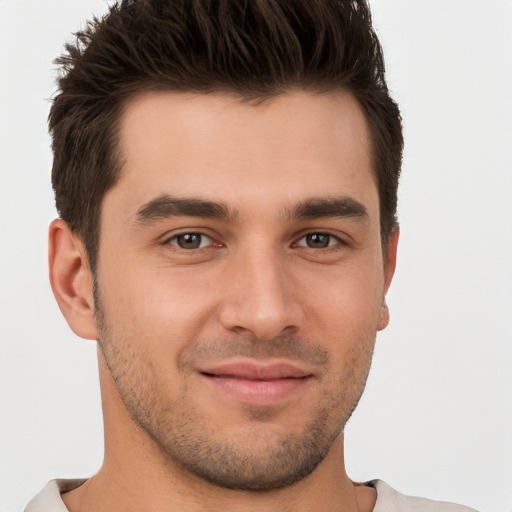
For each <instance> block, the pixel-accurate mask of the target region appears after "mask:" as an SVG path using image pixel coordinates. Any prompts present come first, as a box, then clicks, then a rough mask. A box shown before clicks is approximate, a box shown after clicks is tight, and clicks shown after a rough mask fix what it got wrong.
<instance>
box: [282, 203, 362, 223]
mask: <svg viewBox="0 0 512 512" xmlns="http://www.w3.org/2000/svg"><path fill="white" fill-rule="evenodd" d="M286 216H287V217H288V218H289V219H293V220H299V219H322V218H329V217H342V218H344V217H353V218H360V219H366V220H367V219H368V218H369V216H368V210H367V209H366V207H365V206H364V205H363V204H362V203H360V202H359V201H356V200H355V199H352V198H351V197H335V198H311V199H307V200H305V201H302V202H300V203H299V204H297V205H296V206H294V207H293V208H291V209H289V210H287V211H286Z"/></svg>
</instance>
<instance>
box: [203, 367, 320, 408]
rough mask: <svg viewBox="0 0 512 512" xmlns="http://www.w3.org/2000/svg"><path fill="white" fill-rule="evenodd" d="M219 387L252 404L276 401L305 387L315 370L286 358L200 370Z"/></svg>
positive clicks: (266, 403)
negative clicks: (295, 363)
mask: <svg viewBox="0 0 512 512" xmlns="http://www.w3.org/2000/svg"><path fill="white" fill-rule="evenodd" d="M200 375H201V376H202V377H203V378H204V379H205V380H206V381H207V382H208V383H209V384H210V385H211V386H213V387H214V388H215V389H216V390H218V391H220V392H222V393H226V394H228V395H230V396H231V397H234V398H236V399H237V400H239V401H241V402H243V403H247V404H253V405H275V404H278V403H280V402H283V401H285V400H287V399H289V398H291V397H292V396H293V395H295V394H296V393H298V392H300V391H301V390H303V389H304V388H305V387H306V386H307V385H308V384H309V383H310V381H311V379H312V377H313V374H312V373H311V372H310V371H308V369H305V368H301V367H299V366H296V365H294V364H291V363H287V362H267V363H260V362H247V361H242V362H240V361H238V362H230V363H225V364H221V365H217V366H214V367H210V368H204V369H201V370H200Z"/></svg>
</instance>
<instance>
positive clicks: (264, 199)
mask: <svg viewBox="0 0 512 512" xmlns="http://www.w3.org/2000/svg"><path fill="white" fill-rule="evenodd" d="M120 146H121V151H122V154H123V161H124V165H123V168H122V171H121V177H120V180H119V182H118V184H117V185H116V186H115V187H113V189H114V190H112V192H115V193H118V194H120V193H121V192H122V195H123V196H124V198H125V199H127V200H130V201H131V202H133V203H134V204H133V206H134V207H135V206H136V203H138V204H139V205H140V204H142V203H144V202H147V201H148V200H150V199H152V198H154V197H157V196H159V195H161V194H163V193H167V194H171V195H182V196H185V197H190V196H194V197H198V196H199V197H202V198H204V199H213V200H217V201H218V200H219V199H220V200H222V201H223V202H226V203H229V204H232V205H233V206H234V207H241V208H242V209H243V207H244V206H246V205H249V204H251V203H252V202H257V203H258V204H259V205H260V207H264V206H266V205H268V206H270V205H271V204H274V205H275V204H276V203H278V202H279V203H281V204H283V202H284V203H286V202H291V203H293V202H296V201H297V200H302V199H304V198H305V197H307V196H308V195H309V196H315V197H328V196H332V195H335V196H340V195H349V196H356V198H357V199H358V200H362V199H366V200H368V201H371V200H375V199H376V185H375V179H374V175H373V172H372V166H371V150H370V138H369V130H368V127H367V124H366V119H365V116H364V114H363V113H362V110H361V108H360V106H359V104H358V103H357V101H356V100H355V99H354V98H353V97H352V96H351V95H350V94H349V93H347V92H343V91H336V92H330V93H324V94H310V93H305V92H296V93H290V94H285V95H281V96H277V97H275V98H273V99H270V100H267V101H265V102H263V103H260V104H257V105H254V104H251V103H248V102H243V101H241V100H240V99H239V98H237V97H233V96H229V95H226V94H209V95H205V94H191V93H173V92H158V93H147V94H144V95H141V96H138V97H136V98H135V99H133V100H132V101H131V102H130V103H129V104H128V105H127V106H126V109H125V112H124V114H123V117H122V120H121V128H120ZM108 195H109V194H107V196H108ZM105 199H108V197H106V198H105ZM377 202H378V200H377Z"/></svg>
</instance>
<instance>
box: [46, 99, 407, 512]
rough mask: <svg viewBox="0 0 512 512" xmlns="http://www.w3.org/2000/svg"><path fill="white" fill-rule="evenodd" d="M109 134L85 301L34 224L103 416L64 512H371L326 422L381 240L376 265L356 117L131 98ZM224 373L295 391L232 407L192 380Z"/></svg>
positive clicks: (70, 269) (377, 279)
mask: <svg viewBox="0 0 512 512" xmlns="http://www.w3.org/2000/svg"><path fill="white" fill-rule="evenodd" d="M120 137H121V138H120V140H121V149H122V150H123V154H124V165H123V169H122V173H121V177H120V179H119V181H118V182H117V183H116V185H115V186H114V187H113V188H112V189H111V190H109V191H108V192H107V194H106V195H105V197H104V199H103V203H102V214H101V238H100V246H99V247H100V248H99V253H98V267H97V290H96V293H97V295H96V297H97V300H96V303H95V300H94V295H93V276H92V274H91V272H90V270H89V268H88V264H87V258H86V252H85V249H84V247H83V244H82V243H81V241H80V239H79V238H78V237H77V236H76V235H75V234H73V233H71V232H70V230H69V229H68V227H67V226H66V224H65V223H64V222H63V221H62V220H56V221H54V222H53V224H52V225H51V228H50V275H51V283H52V287H53V290H54V293H55V295H56V297H57V300H58V302H59V306H60V308H61V310H62V312H63V314H64V316H65V317H66V319H67V321H68V323H69V324H70V326H71V328H72V329H73V330H74V331H75V333H77V334H78V335H79V336H82V337H84V338H88V339H97V340H99V343H98V346H99V350H98V354H99V368H100V381H101V389H102V401H103V408H104V421H105V461H104V464H103V467H102V468H101V470H100V471H99V473H98V474H97V475H96V476H94V477H93V478H91V479H89V480H88V481H87V482H86V483H85V484H84V485H82V486H81V487H79V488H77V489H76V490H74V491H71V492H69V493H66V494H64V495H63V499H64V502H65V504H66V506H67V507H68V508H69V510H71V512H81V511H86V510H95V511H103V510H105V511H106V510H109V511H117V510H119V511H121V510H123V511H132V510H134V511H135V510H141V509H143V510H148V511H153V510H154V511H157V510H158V511H159V510H187V511H191V512H192V511H203V510H209V511H212V510H219V511H220V510H222V511H239V510H244V511H256V510H266V511H272V510H275V511H292V510H293V511H296V512H300V511H311V510H323V511H327V512H329V511H332V512H334V511H341V510H346V511H354V510H368V511H369V510H371V509H372V508H373V505H374V502H375V498H376V497H375V494H374V490H373V489H370V488H368V487H365V486H355V485H354V484H353V483H352V482H351V481H350V480H349V478H348V476H347V475H346V472H345V469H344V462H343V427H344V425H345V423H346V421H347V420H348V418H349V417H350V414H351V413H352V411H353V409H354V408H355V406H356V404H357V402H358V400H359V397H360V395H361V393H362V391H363V389H364V385H365V382H366V378H367V375H368V371H369V367H370V362H371V356H372V353H373V348H374V342H375V336H376V333H377V331H378V330H380V329H383V328H385V327H386V325H387V323H388V321H389V314H388V309H387V307H386V304H385V294H386V292H387V289H388V287H389V284H390V282H391V279H392V276H393V272H394V267H395V258H396V246H397V241H398V231H397V230H395V231H394V232H393V233H392V235H391V237H390V239H389V243H388V246H387V254H386V255H383V253H382V246H381V238H380V231H379V198H378V192H377V187H376V181H375V176H374V174H373V171H372V165H371V158H370V143H369V133H368V127H367V125H366V122H365V118H364V115H363V113H362V111H361V109H360V107H359V106H358V104H357V102H356V101H355V100H354V99H353V98H352V96H351V95H349V94H348V93H345V92H340V91H338V92H330V93H324V94H321V95H313V94H309V93H304V92H290V93H288V94H285V95H282V96H278V97H276V98H274V99H272V100H267V101H266V102H264V103H262V104H259V105H257V106H254V105H251V104H250V103H243V102H241V101H240V100H239V99H237V98H233V97H230V96H228V95H224V94H217V95H193V94H181V93H180V94H178V93H151V94H146V95H142V96H139V97H137V98H135V99H134V100H132V101H131V102H130V103H129V104H128V105H127V108H126V111H125V113H124V115H123V118H122V123H121V133H120ZM169 198H171V199H173V200H174V202H173V201H170V200H169ZM176 198H179V199H181V200H182V202H181V203H179V202H178V207H177V206H176V205H177V203H176V201H175V199H176ZM191 198H192V199H194V201H195V202H194V201H190V199H191ZM183 199H186V201H185V202H183ZM198 200H200V201H208V202H209V203H215V204H216V205H218V204H219V203H221V204H222V206H223V207H224V210H225V211H223V212H222V213H223V215H219V212H218V211H217V212H216V213H212V209H211V208H210V209H209V210H208V208H206V210H205V208H202V209H201V208H199V209H198V208H197V201H198ZM209 203H208V204H209ZM311 203H314V204H315V205H317V206H318V204H320V213H318V212H317V214H316V216H313V215H311ZM184 204H185V205H186V208H188V210H186V214H184V210H183V208H184V206H183V205H184ZM201 204H202V203H201ZM304 204H306V205H309V210H308V211H309V214H304V211H305V210H307V208H306V209H305V208H304ZM333 204H335V207H333V208H331V210H335V212H334V213H333V211H327V210H329V208H328V207H329V206H332V205H333ZM191 205H192V206H191ZM298 205H302V206H303V208H302V210H301V209H300V208H298ZM354 205H356V206H357V208H355V209H354ZM203 206H204V205H203ZM326 208H327V210H326ZM358 208H359V209H358ZM356 210H357V211H356ZM322 212H323V213H322ZM185 234H188V235H189V238H188V239H187V238H185V237H184V235H185ZM190 236H192V238H190ZM187 240H192V241H193V242H196V241H199V242H200V247H199V248H194V247H193V243H192V246H191V245H190V244H189V245H186V243H187ZM180 244H181V245H182V246H180ZM184 244H185V245H184ZM384 256H386V257H384ZM226 362H228V363H229V364H232V363H234V364H235V366H236V365H240V364H241V365H243V364H246V363H247V364H249V365H250V366H251V365H252V366H254V365H256V366H258V367H259V365H260V366H261V365H263V366H265V365H268V364H278V365H282V364H288V363H289V364H291V365H293V367H294V368H298V369H299V370H300V371H301V372H303V373H304V375H305V377H301V378H300V379H295V380H293V383H294V384H293V385H294V386H295V384H297V385H296V386H295V387H294V388H293V389H292V390H291V391H289V390H287V389H286V385H285V389H284V392H282V391H283V390H282V388H281V387H279V386H280V384H279V385H277V390H278V391H279V392H280V393H281V394H279V393H277V394H274V395H273V394H272V393H274V391H275V388H274V387H273V386H274V384H273V383H269V382H267V381H268V379H267V380H266V379H265V378H263V382H264V384H263V386H267V387H266V388H265V389H263V391H262V390H261V389H260V388H259V387H258V386H260V385H261V382H260V384H255V382H254V380H252V381H251V382H249V383H248V388H249V394H247V393H245V391H246V388H245V387H244V386H245V384H247V382H241V380H240V379H231V378H229V379H225V378H224V377H221V378H212V377H211V375H209V374H206V375H205V370H210V369H211V368H215V367H218V366H219V365H222V364H224V363H226ZM284 380H286V379H284ZM284 380H283V382H284ZM291 381H292V379H288V380H286V382H288V383H289V382H291ZM219 382H220V384H219ZM279 382H280V383H281V384H282V381H279ZM226 385H227V386H228V387H229V386H231V387H234V389H235V393H234V394H233V393H232V392H230V391H228V392H227V391H226ZM230 389H231V388H230ZM311 443H313V445H314V446H313V447H311ZM315 443H316V444H315ZM305 446H307V447H308V449H309V452H307V451H306V449H305ZM290 454H291V456H289V455H290ZM290 457H291V458H290ZM312 460H313V462H311V461H312ZM308 464H309V466H308ZM297 467H303V472H302V474H300V475H297V474H295V473H296V471H297ZM230 468H231V469H230ZM208 472H210V474H209V473H208ZM294 472H295V473H294ZM216 475H220V477H219V478H220V480H219V481H214V478H216ZM258 486H259V488H258ZM230 487H232V488H230ZM233 487H235V488H233Z"/></svg>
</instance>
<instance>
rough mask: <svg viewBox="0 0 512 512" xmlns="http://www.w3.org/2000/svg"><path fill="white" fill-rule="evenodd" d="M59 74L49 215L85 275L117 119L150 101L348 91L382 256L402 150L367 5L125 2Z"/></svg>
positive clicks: (85, 36)
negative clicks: (360, 115) (368, 157)
mask: <svg viewBox="0 0 512 512" xmlns="http://www.w3.org/2000/svg"><path fill="white" fill-rule="evenodd" d="M57 62H58V63H59V64H60V65H61V75H60V78H59V81H58V83H59V93H58V95H57V96H56V97H55V99H54V101H53V106H52V109H51V113H50V118H49V126H50V131H51V133H52V136H53V151H54V163H53V171H52V182H53V188H54V191H55V198H56V206H57V210H58V212H59V214H60V216H61V218H62V219H63V220H65V221H66V222H67V223H68V225H69V226H70V228H71V229H72V230H73V231H74V232H76V233H77V234H78V235H79V236H80V238H81V239H82V240H83V242H84V244H85V246H86V248H87V253H88V257H89V264H90V265H91V268H92V269H93V271H94V268H95V263H96V256H97V251H98V244H99V241H100V237H101V232H100V216H101V206H102V200H103V196H104V195H105V193H106V192H107V191H108V190H109V189H110V188H111V187H112V186H114V184H115V183H116V181H117V179H118V178H119V175H120V172H121V168H122V163H123V157H122V153H121V152H120V148H119V124H120V119H121V117H122V114H123V111H124V109H125V107H126V105H127V104H128V103H129V101H130V100H131V99H132V98H134V97H135V96H137V95H138V94H141V93H144V92H149V91H175V92H185V91H188V92H196V93H202V94H211V93H215V92H225V93H229V94H232V95H234V96H236V97H238V98H240V100H241V101H253V102H262V101H265V100H267V99H270V98H273V97H275V96H278V95H281V94H285V93H286V92H289V91H293V90H303V91H309V92H312V93H322V92H327V91H336V90H345V91H349V92H350V93H351V94H352V95H353V96H354V97H355V98H356V100H357V101H358V103H359V104H360V106H361V108H362V109H363V112H364V114H365V117H366V120H367V123H368V126H369V129H370V137H371V144H372V148H371V151H372V165H373V171H374V173H375V178H376V181H377V186H378V191H379V202H380V224H381V237H382V242H383V248H385V247H386V242H387V240H388V237H389V234H390V233H391V230H392V229H393V228H394V227H395V226H396V209H397V187H398V178H399V173H400V166H401V158H402V148H403V139H402V130H401V121H400V114H399V110H398V107H397V105H396V103H395V102H394V101H393V100H392V99H391V98H390V96H389V93H388V89H387V86H386V81H385V75H384V60H383V55H382V50H381V46H380V44H379V41H378V39H377V36H376V34H375V32H374V31H373V29H372V25H371V15H370V11H369V8H368V5H367V3H366V1H364V0H360V1H355V0H326V1H322V2H309V1H308V0H278V1H276V0H257V1H242V2H240V1H237V0H232V1H229V0H222V1H205V2H201V1H193V2H190V1H188V0H176V1H172V2H170V1H168V0H146V1H142V0H124V1H123V2H122V3H120V4H115V5H114V6H113V7H112V8H111V9H110V13H109V14H107V15H106V16H105V17H103V18H102V19H95V20H94V21H93V22H91V23H89V24H88V25H87V28H86V29H85V30H84V31H82V32H79V33H78V34H77V39H76V43H75V44H74V45H72V44H70V45H67V53H66V54H65V55H63V56H61V57H60V58H59V59H58V60H57ZM384 253H385V251H384Z"/></svg>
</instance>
